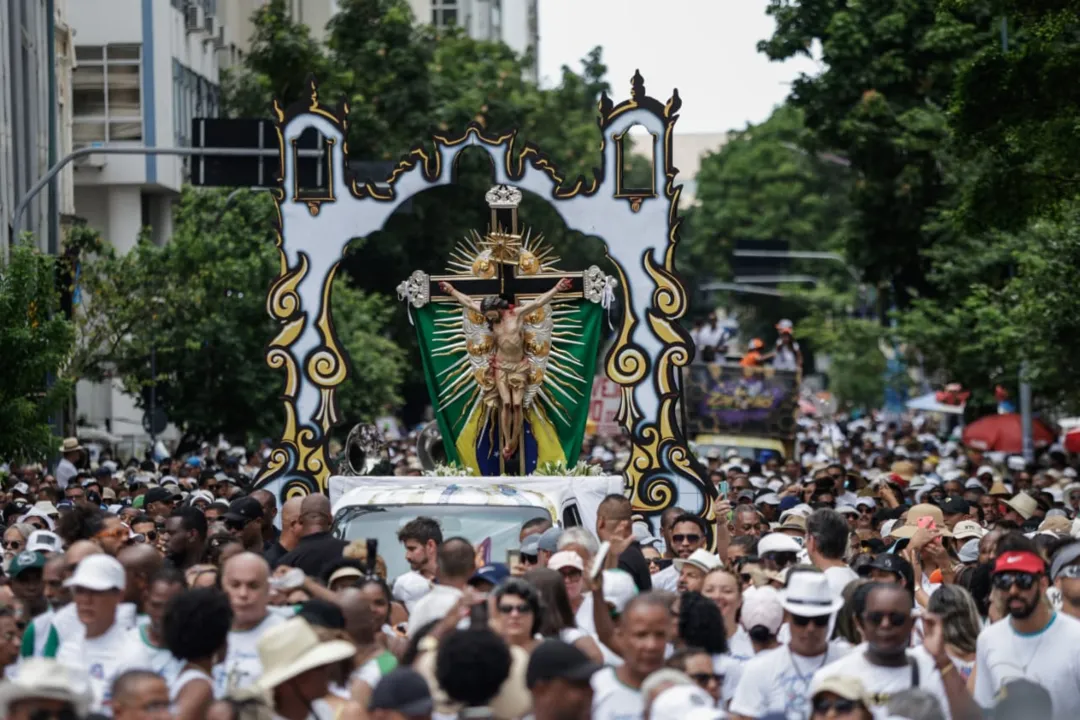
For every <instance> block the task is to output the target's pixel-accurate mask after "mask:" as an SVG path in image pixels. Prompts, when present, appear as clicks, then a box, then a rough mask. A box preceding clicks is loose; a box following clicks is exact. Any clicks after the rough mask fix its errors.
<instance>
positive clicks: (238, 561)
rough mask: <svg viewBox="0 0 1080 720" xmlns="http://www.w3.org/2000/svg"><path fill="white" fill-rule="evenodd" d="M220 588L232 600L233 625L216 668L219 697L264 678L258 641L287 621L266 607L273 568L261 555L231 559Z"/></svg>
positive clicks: (215, 679)
mask: <svg viewBox="0 0 1080 720" xmlns="http://www.w3.org/2000/svg"><path fill="white" fill-rule="evenodd" d="M221 587H222V589H223V590H224V591H225V594H226V595H228V597H229V606H230V607H231V608H232V611H233V622H232V629H231V630H230V631H229V645H228V649H227V650H226V652H225V659H224V660H223V661H222V662H220V663H218V664H217V665H215V666H214V695H215V696H216V697H218V698H223V697H225V695H227V694H229V693H231V692H235V691H237V690H243V689H244V688H247V687H248V686H250V685H251V684H252V683H254V682H255V681H256V680H257V679H258V678H259V676H260V675H262V662H261V661H260V660H259V650H258V644H259V639H260V638H262V636H263V634H265V633H266V631H267V630H269V629H270V628H272V627H275V626H276V625H279V624H281V623H283V622H285V618H284V617H282V616H281V615H278V614H275V613H271V612H270V611H269V609H268V607H267V606H268V604H269V602H270V565H268V564H267V562H266V560H265V559H263V557H262V556H261V555H256V554H255V553H252V552H243V553H240V554H239V555H234V556H233V557H231V558H229V559H228V561H226V563H225V565H224V567H223V568H222V571H221Z"/></svg>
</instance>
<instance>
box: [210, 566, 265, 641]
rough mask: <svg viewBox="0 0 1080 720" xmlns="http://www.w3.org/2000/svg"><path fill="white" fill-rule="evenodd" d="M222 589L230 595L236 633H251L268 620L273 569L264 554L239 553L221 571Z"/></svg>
mask: <svg viewBox="0 0 1080 720" xmlns="http://www.w3.org/2000/svg"><path fill="white" fill-rule="evenodd" d="M221 587H222V589H223V590H224V591H225V594H226V595H228V596H229V605H230V606H231V607H232V611H233V625H232V629H233V630H239V631H246V630H251V629H252V628H254V627H255V626H257V625H258V624H259V623H261V622H262V621H263V620H265V619H266V613H267V610H266V606H267V604H268V603H269V602H270V566H269V565H268V564H267V562H266V560H264V559H263V556H262V555H256V554H255V553H253V552H242V553H238V554H236V555H234V556H232V557H231V558H229V559H228V560H226V561H225V562H224V564H223V566H222V570H221Z"/></svg>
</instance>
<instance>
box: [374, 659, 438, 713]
mask: <svg viewBox="0 0 1080 720" xmlns="http://www.w3.org/2000/svg"><path fill="white" fill-rule="evenodd" d="M434 707H435V702H434V701H433V700H432V699H431V690H430V689H429V688H428V684H427V681H426V680H424V678H423V676H422V675H420V673H418V672H416V671H415V670H413V669H412V668H408V667H401V666H398V667H397V668H395V669H394V670H391V671H390V672H389V673H387V674H386V675H383V677H382V679H381V680H379V684H378V685H376V686H375V689H374V690H372V691H371V699H370V700H368V710H393V711H395V712H399V713H401V714H402V715H408V716H413V717H416V716H421V715H430V714H431V711H432V709H434Z"/></svg>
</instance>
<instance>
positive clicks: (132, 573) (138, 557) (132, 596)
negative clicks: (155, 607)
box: [116, 545, 162, 610]
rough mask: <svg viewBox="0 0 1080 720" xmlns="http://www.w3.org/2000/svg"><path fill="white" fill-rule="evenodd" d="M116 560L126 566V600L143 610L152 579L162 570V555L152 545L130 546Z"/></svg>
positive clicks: (121, 551)
mask: <svg viewBox="0 0 1080 720" xmlns="http://www.w3.org/2000/svg"><path fill="white" fill-rule="evenodd" d="M116 559H117V560H119V561H120V564H121V565H123V566H124V575H125V576H126V579H127V584H126V585H125V586H124V600H125V601H126V602H130V603H135V606H136V607H137V608H139V609H140V610H141V609H142V607H143V603H144V602H145V601H146V594H147V592H148V591H149V590H150V578H151V577H152V576H153V575H154V573H156V572H157V571H158V570H160V569H161V565H162V557H161V554H160V553H158V551H157V550H155V549H154V548H153V547H151V546H150V545H129V546H128V547H125V548H123V549H122V550H120V552H119V553H117V555H116Z"/></svg>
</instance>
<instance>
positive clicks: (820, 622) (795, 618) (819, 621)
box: [791, 615, 829, 627]
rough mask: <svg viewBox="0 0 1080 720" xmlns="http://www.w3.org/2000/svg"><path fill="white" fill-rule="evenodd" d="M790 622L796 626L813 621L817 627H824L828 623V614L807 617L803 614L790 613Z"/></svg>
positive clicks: (803, 625) (804, 625)
mask: <svg viewBox="0 0 1080 720" xmlns="http://www.w3.org/2000/svg"><path fill="white" fill-rule="evenodd" d="M791 622H792V623H794V624H795V625H797V626H798V627H806V626H807V625H809V624H810V623H814V625H817V626H818V627H825V626H826V625H828V624H829V616H828V615H818V616H816V617H807V616H805V615H792V616H791Z"/></svg>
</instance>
